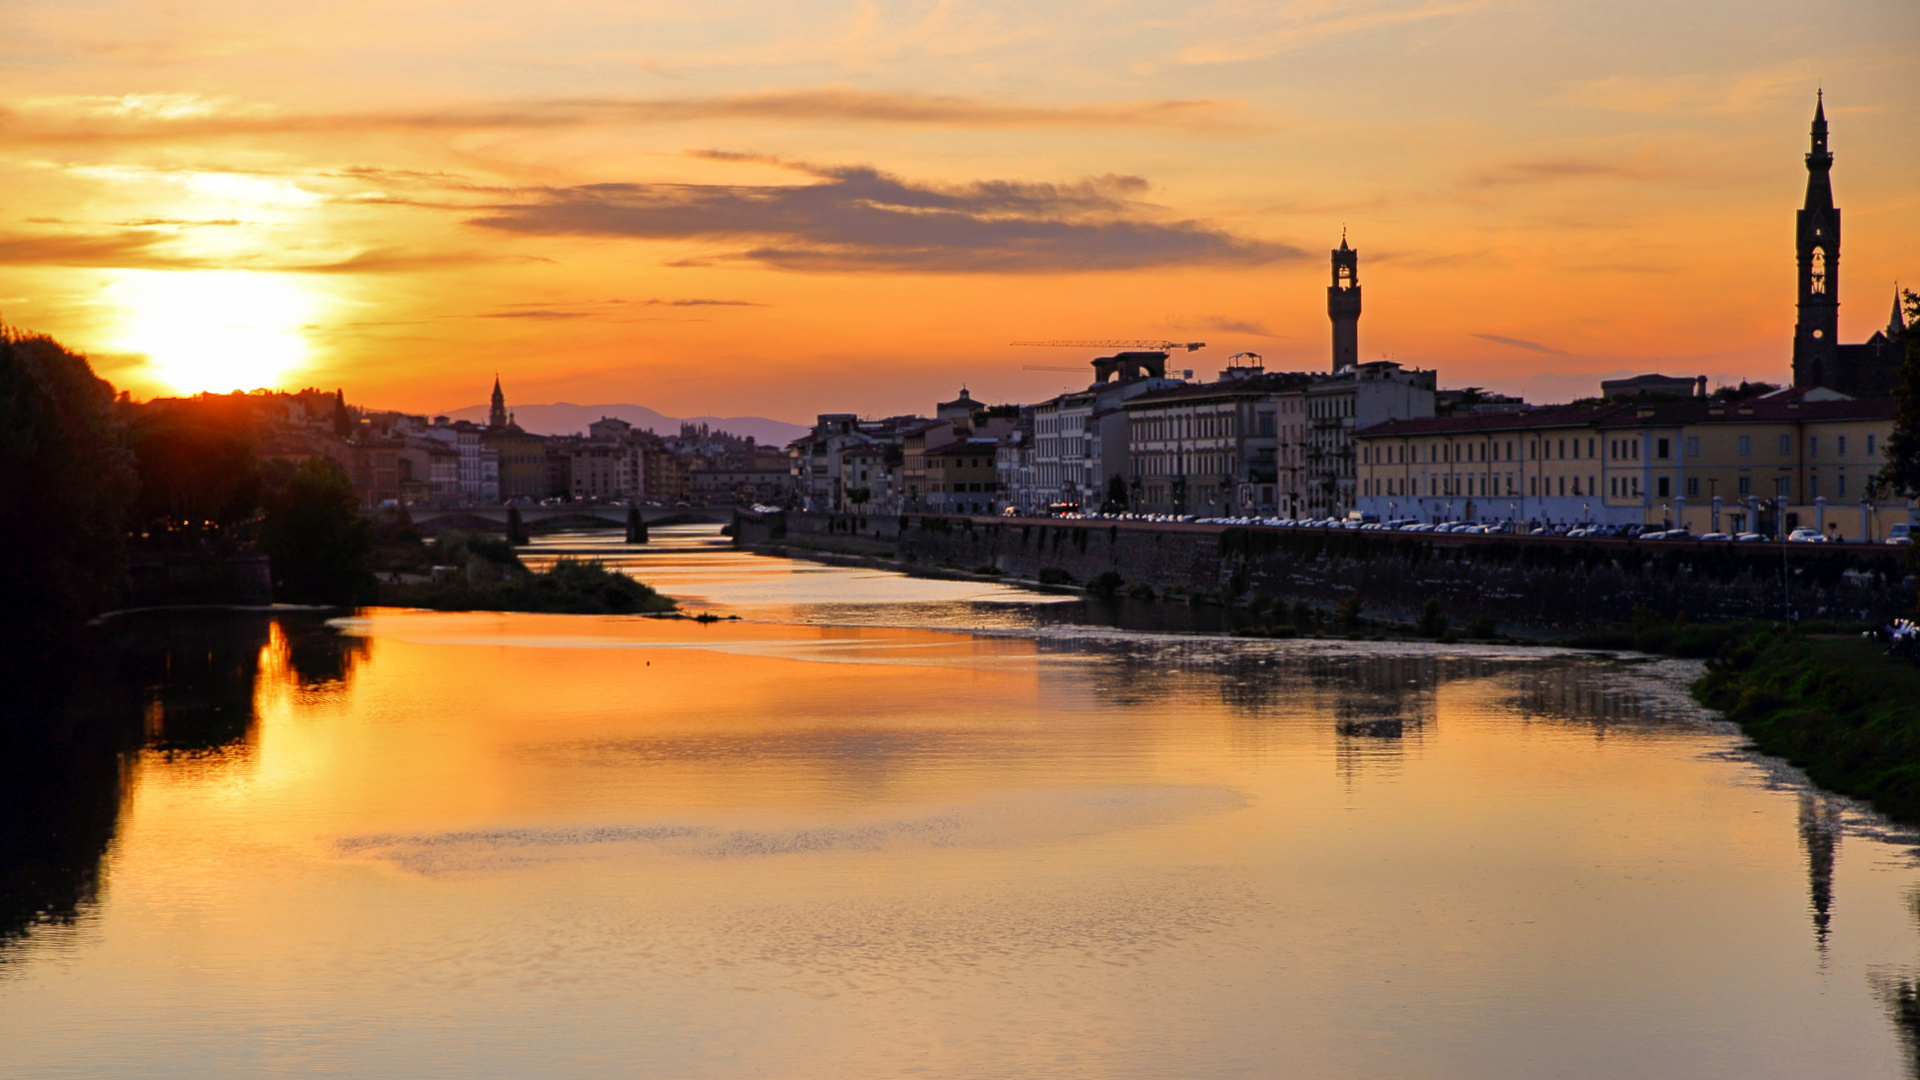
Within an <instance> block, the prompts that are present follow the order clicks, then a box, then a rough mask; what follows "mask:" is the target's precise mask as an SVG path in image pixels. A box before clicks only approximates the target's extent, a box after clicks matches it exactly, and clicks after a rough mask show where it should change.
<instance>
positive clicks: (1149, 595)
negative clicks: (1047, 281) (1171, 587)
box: [1127, 581, 1154, 600]
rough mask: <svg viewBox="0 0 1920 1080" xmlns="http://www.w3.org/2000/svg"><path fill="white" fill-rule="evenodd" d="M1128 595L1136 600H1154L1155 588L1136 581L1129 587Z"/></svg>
mask: <svg viewBox="0 0 1920 1080" xmlns="http://www.w3.org/2000/svg"><path fill="white" fill-rule="evenodd" d="M1127 595H1128V596H1130V597H1132V598H1133V599H1135V600H1152V599H1153V598H1154V596H1153V586H1151V585H1149V584H1147V583H1146V582H1144V581H1136V582H1134V583H1133V584H1132V585H1130V586H1128V587H1127Z"/></svg>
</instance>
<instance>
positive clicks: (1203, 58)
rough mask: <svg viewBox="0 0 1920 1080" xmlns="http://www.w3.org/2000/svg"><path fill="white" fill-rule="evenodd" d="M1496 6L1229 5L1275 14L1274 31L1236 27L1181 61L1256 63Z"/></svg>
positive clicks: (1472, 2)
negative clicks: (1317, 45)
mask: <svg viewBox="0 0 1920 1080" xmlns="http://www.w3.org/2000/svg"><path fill="white" fill-rule="evenodd" d="M1495 3H1496V0H1422V2H1420V3H1414V4H1404V3H1401V4H1395V3H1379V2H1373V0H1331V2H1330V0H1295V2H1293V3H1283V4H1280V5H1278V6H1277V10H1275V9H1271V8H1268V7H1267V6H1266V5H1261V6H1259V7H1253V8H1247V7H1242V6H1240V5H1238V4H1232V5H1226V8H1227V10H1228V11H1229V12H1231V13H1233V14H1239V13H1241V12H1244V11H1248V10H1252V11H1259V12H1262V13H1263V14H1264V12H1266V11H1268V10H1273V11H1274V14H1273V17H1272V21H1273V22H1275V23H1277V24H1278V25H1276V26H1272V27H1271V28H1255V27H1251V26H1245V25H1240V26H1234V27H1231V28H1223V29H1220V30H1216V32H1215V33H1216V36H1217V37H1219V38H1220V42H1219V43H1217V44H1207V45H1193V46H1189V47H1187V48H1186V49H1183V50H1181V52H1180V58H1181V59H1182V60H1184V61H1186V62H1187V63H1189V64H1227V63H1235V62H1238V61H1242V60H1257V59H1260V58H1262V57H1267V56H1273V55H1275V54H1277V53H1283V52H1290V51H1292V50H1294V49H1299V48H1304V47H1305V46H1308V45H1311V44H1313V43H1315V42H1318V41H1325V40H1327V39H1329V38H1337V37H1346V36H1348V35H1351V34H1363V33H1367V32H1369V31H1373V30H1384V29H1388V28H1391V27H1396V26H1405V25H1409V24H1417V23H1424V22H1432V21H1434V20H1439V19H1452V18H1458V17H1460V16H1463V15H1473V14H1478V13H1479V12H1481V11H1485V10H1487V9H1488V8H1491V7H1493V6H1495Z"/></svg>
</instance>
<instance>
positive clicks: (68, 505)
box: [0, 326, 374, 663]
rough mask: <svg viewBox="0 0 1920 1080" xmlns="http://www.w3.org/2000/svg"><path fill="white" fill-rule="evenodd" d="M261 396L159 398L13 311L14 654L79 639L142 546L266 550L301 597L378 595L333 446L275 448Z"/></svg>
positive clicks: (24, 657)
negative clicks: (261, 444) (20, 324)
mask: <svg viewBox="0 0 1920 1080" xmlns="http://www.w3.org/2000/svg"><path fill="white" fill-rule="evenodd" d="M261 407H263V406H262V401H261V399H259V398H255V397H250V396H249V395H240V394H236V395H202V396H200V397H197V398H184V399H172V400H167V401H162V402H152V403H148V404H146V405H136V404H133V403H132V402H131V401H130V400H128V399H127V398H126V396H124V395H121V396H116V395H115V393H114V389H113V387H112V386H111V385H110V384H109V383H107V382H106V380H104V379H101V378H100V377H99V376H97V375H96V374H95V373H94V371H93V369H92V366H91V365H90V364H89V363H88V362H87V359H86V358H85V357H84V356H81V355H79V354H77V353H74V352H72V351H70V350H68V349H66V348H65V347H63V346H62V345H60V344H59V343H58V342H56V341H54V340H53V339H52V338H50V337H46V336H44V335H36V334H27V333H23V332H21V331H18V330H16V329H13V328H10V327H6V326H0V626H3V627H4V630H0V633H4V635H5V639H6V646H7V648H6V653H7V655H8V656H9V657H10V658H12V659H13V660H16V661H24V662H27V663H32V662H35V658H37V657H45V656H47V655H49V654H58V653H61V652H64V651H66V650H68V649H70V648H71V647H73V646H74V645H75V644H76V642H77V637H78V633H79V630H80V627H81V626H83V625H84V624H85V622H86V621H87V620H88V619H90V618H91V617H93V616H94V615H96V614H99V613H100V612H102V611H105V610H109V609H110V608H112V607H113V606H114V605H116V604H117V603H120V602H121V601H122V600H123V598H124V597H125V596H126V595H127V587H128V575H127V566H128V559H129V555H130V553H132V552H135V551H139V550H141V549H151V550H159V551H167V552H199V553H203V554H205V555H207V556H209V557H218V556H222V555H229V554H238V553H243V552H248V551H259V552H264V553H265V554H266V555H267V556H268V557H269V559H270V561H271V565H272V567H273V578H274V594H275V597H276V598H277V599H281V600H287V601H292V602H313V603H355V602H364V601H366V600H368V599H371V589H372V585H373V576H372V574H371V572H370V570H369V563H368V557H369V555H370V553H371V551H372V548H373V543H374V536H373V525H372V523H371V522H370V521H369V520H368V519H366V518H365V517H364V516H362V515H361V514H360V512H359V499H358V497H357V496H356V494H355V493H354V490H353V485H352V483H351V481H350V480H349V478H348V477H347V476H346V474H345V473H344V472H343V471H342V470H341V469H340V467H339V466H338V465H337V464H335V463H334V462H332V461H329V460H326V459H324V458H317V457H316V458H308V459H307V460H305V461H304V462H301V463H299V464H291V463H283V462H272V461H266V462H263V461H262V459H261V457H260V456H259V454H258V453H257V452H256V437H257V432H258V431H259V430H260V428H261V423H260V421H261V417H260V416H259V415H258V410H259V409H260V408H261Z"/></svg>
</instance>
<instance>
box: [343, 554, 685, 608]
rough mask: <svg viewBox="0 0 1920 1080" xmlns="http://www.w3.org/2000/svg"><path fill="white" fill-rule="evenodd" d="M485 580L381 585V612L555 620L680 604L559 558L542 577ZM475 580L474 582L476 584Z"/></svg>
mask: <svg viewBox="0 0 1920 1080" xmlns="http://www.w3.org/2000/svg"><path fill="white" fill-rule="evenodd" d="M500 573H501V574H502V575H503V576H502V577H500V578H498V579H495V580H487V579H485V578H483V577H479V576H478V575H466V574H462V575H459V576H456V577H455V578H454V579H453V580H451V581H435V582H419V583H382V584H381V585H380V587H379V603H380V604H381V605H382V606H386V607H413V608H427V609H429V610H432V611H525V612H534V613H545V614H554V615H645V614H658V613H665V612H670V611H674V610H676V609H677V608H678V606H679V605H677V604H675V603H674V601H673V600H672V598H670V597H666V596H662V595H661V594H659V593H658V592H655V591H654V590H653V589H652V588H651V587H649V586H647V585H643V584H641V583H640V582H638V581H635V580H634V579H633V578H631V577H628V576H627V575H625V574H622V573H620V572H619V571H616V570H609V569H607V568H606V567H604V566H602V565H600V564H599V563H596V562H575V561H573V560H571V559H562V560H560V561H559V562H556V563H554V564H553V566H552V567H551V568H549V569H548V570H546V571H544V572H542V573H528V572H526V571H525V570H517V571H516V570H513V569H511V568H502V569H501V570H500ZM475 578H478V579H477V580H475Z"/></svg>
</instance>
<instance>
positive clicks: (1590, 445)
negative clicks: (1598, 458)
mask: <svg viewBox="0 0 1920 1080" xmlns="http://www.w3.org/2000/svg"><path fill="white" fill-rule="evenodd" d="M1587 456H1588V457H1592V456H1593V440H1592V439H1588V440H1587Z"/></svg>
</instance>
